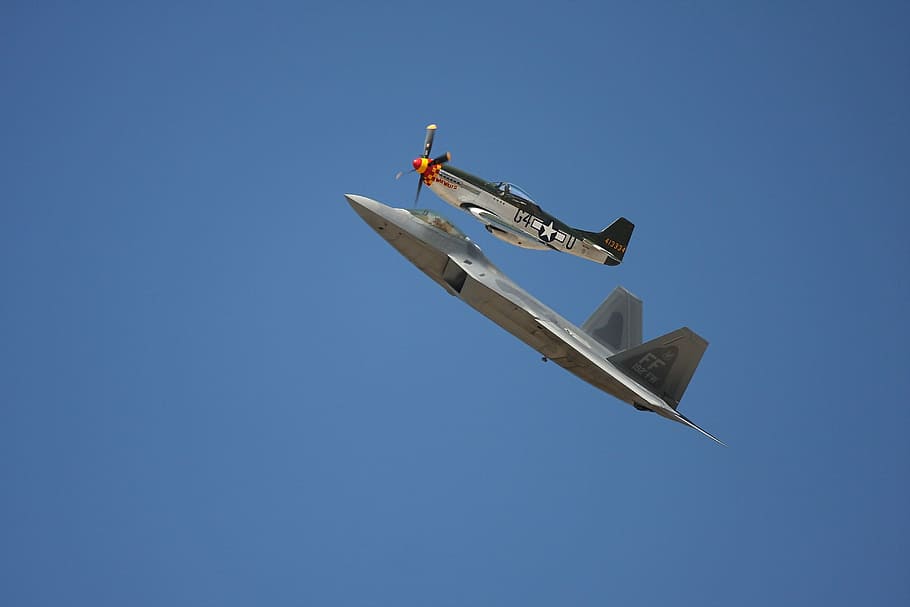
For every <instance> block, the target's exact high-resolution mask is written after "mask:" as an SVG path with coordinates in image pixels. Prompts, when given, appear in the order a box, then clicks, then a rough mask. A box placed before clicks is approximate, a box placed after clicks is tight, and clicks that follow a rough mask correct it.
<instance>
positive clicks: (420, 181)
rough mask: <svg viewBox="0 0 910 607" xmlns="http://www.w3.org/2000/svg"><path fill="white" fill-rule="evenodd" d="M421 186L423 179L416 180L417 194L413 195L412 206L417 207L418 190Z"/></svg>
mask: <svg viewBox="0 0 910 607" xmlns="http://www.w3.org/2000/svg"><path fill="white" fill-rule="evenodd" d="M422 186H423V177H421V178H420V179H418V180H417V194H415V195H414V206H415V207H416V206H417V200H418V199H419V198H420V188H421V187H422Z"/></svg>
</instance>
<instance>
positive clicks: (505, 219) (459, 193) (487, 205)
mask: <svg viewBox="0 0 910 607" xmlns="http://www.w3.org/2000/svg"><path fill="white" fill-rule="evenodd" d="M435 134H436V125H435V124H431V125H430V126H428V127H427V135H426V140H425V141H424V148H423V156H421V157H419V158H416V159H414V162H413V163H412V166H413V167H414V168H413V172H416V173H418V174H419V177H420V181H419V182H418V184H417V196H418V197H419V196H420V188H421V186H423V185H426V186H427V187H429V188H430V189H431V190H433V192H434V193H435V194H436V195H437V196H439V197H440V198H442V199H443V200H444V201H445V202H447V203H448V204H450V205H452V206H453V207H456V208H458V209H461V210H462V211H466V212H468V213H470V214H471V215H473V216H474V218H475V219H477V220H478V221H480V222H481V223H483V224H484V227H485V228H486V230H487V231H488V232H489V233H490V234H492V235H493V236H495V237H497V238H499V239H500V240H503V241H505V242H508V243H509V244H512V245H515V246H518V247H523V248H525V249H537V250H544V251H545V250H555V251H562V252H564V253H569V254H571V255H576V256H578V257H582V258H584V259H589V260H591V261H595V262H597V263H602V264H606V265H610V266H615V265H619V264H620V263H621V262H622V259H623V256H624V255H625V253H626V249H627V248H628V246H629V239H630V238H631V237H632V230H633V229H634V228H635V226H634V225H633V224H632V222H630V221H629V220H627V219H626V218H625V217H620V218H619V219H617V220H616V221H614V222H613V223H612V224H610V225H609V226H608V227H606V228H604V229H603V230H601V231H600V232H588V231H586V230H579V229H577V228H573V227H571V226H568V225H566V224H565V223H563V222H562V221H560V220H559V219H557V218H556V217H553V216H552V215H550V214H549V213H547V212H545V211H544V210H543V209H541V208H540V206H539V205H538V204H537V203H536V202H534V201H533V200H532V199H531V197H530V196H529V195H528V194H527V193H526V192H525V191H524V190H522V189H521V188H519V187H518V186H516V185H514V184H511V183H508V182H505V181H500V182H494V181H487V180H485V179H482V178H480V177H477V176H475V175H472V174H471V173H468V172H467V171H463V170H461V169H458V168H455V167H453V166H451V165H450V164H448V161H449V159H450V158H451V155H450V154H449V153H448V152H446V153H445V154H443V155H441V156H438V157H436V158H430V151H431V150H432V147H433V138H434V136H435ZM401 175H402V173H399V175H398V176H399V177H400V176H401ZM415 202H416V200H415Z"/></svg>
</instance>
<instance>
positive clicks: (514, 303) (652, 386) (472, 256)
mask: <svg viewBox="0 0 910 607" xmlns="http://www.w3.org/2000/svg"><path fill="white" fill-rule="evenodd" d="M345 197H346V198H347V200H348V202H349V203H350V205H351V207H352V208H353V209H354V210H355V211H356V212H357V214H358V215H360V217H361V218H362V219H363V220H364V221H365V222H366V223H367V224H368V225H369V226H370V227H371V228H373V229H374V230H375V231H376V232H377V233H378V234H379V235H380V236H382V237H383V238H384V239H385V240H386V241H387V242H389V244H391V245H392V246H393V247H395V249H397V250H398V252H400V253H401V254H402V255H404V256H405V257H406V258H407V259H408V260H410V261H411V263H413V264H414V265H415V266H417V267H418V268H419V269H420V270H421V271H422V272H424V273H425V274H426V275H427V276H429V277H430V278H431V279H433V280H434V281H435V282H436V283H437V284H439V285H440V286H442V287H443V288H444V289H445V290H446V291H447V292H449V293H450V294H451V295H454V296H456V297H458V298H459V299H461V300H462V301H464V302H465V303H467V304H468V305H469V306H471V307H472V308H474V309H475V310H477V311H478V312H480V313H481V314H483V315H484V316H486V317H487V318H489V319H490V320H492V321H493V322H495V323H496V324H498V325H499V326H501V327H502V328H503V329H505V330H506V331H508V332H509V333H511V334H512V335H514V336H515V337H517V338H518V339H520V340H521V341H523V342H525V343H526V344H528V345H529V346H531V347H532V348H534V349H535V350H536V351H537V352H539V353H540V354H541V355H542V356H544V357H546V358H547V359H549V360H552V361H553V362H554V363H556V364H558V365H559V366H561V367H563V368H564V369H566V370H567V371H569V372H570V373H572V374H574V375H576V376H577V377H579V378H581V379H583V380H584V381H586V382H588V383H590V384H592V385H594V386H596V387H597V388H600V389H601V390H603V391H604V392H607V393H608V394H611V395H613V396H615V397H616V398H618V399H619V400H621V401H623V402H626V403H628V404H630V405H633V406H635V407H636V408H637V409H641V410H650V411H653V412H655V413H657V414H659V415H661V416H663V417H666V418H668V419H671V420H673V421H676V422H679V423H681V424H684V425H686V426H689V427H692V428H694V429H696V430H698V431H699V432H702V433H703V434H705V435H706V436H708V437H710V438H712V439H713V440H715V441H717V442H719V443H721V441H720V440H718V439H717V438H715V437H714V436H712V435H711V434H710V433H708V432H706V431H705V430H703V429H701V428H699V427H698V426H697V425H695V424H694V423H692V422H691V421H689V420H688V419H687V418H685V417H684V416H683V415H682V414H680V413H677V411H676V407H677V406H678V403H679V399H680V398H681V397H682V393H683V392H684V391H685V388H686V386H687V385H688V383H689V380H690V378H691V376H692V374H693V373H694V371H695V367H696V366H697V365H698V362H699V360H700V359H701V355H702V353H703V352H704V348H705V347H707V342H706V341H705V340H703V339H702V338H701V337H699V336H698V335H696V334H695V333H693V332H692V331H690V330H689V329H687V328H682V329H677V330H676V331H673V332H671V333H668V334H667V335H664V336H662V337H659V338H657V339H654V340H651V341H649V342H647V343H645V344H641V345H637V344H635V342H636V341H637V342H639V343H640V341H641V301H640V300H638V299H637V298H634V296H632V295H631V294H630V293H628V291H626V290H625V289H622V288H621V287H619V288H618V290H617V291H614V293H613V294H611V296H610V297H608V298H607V300H606V301H605V302H604V304H603V305H602V306H601V308H598V310H597V311H595V313H594V314H593V315H592V317H591V319H589V321H588V323H586V326H588V327H589V328H592V327H594V328H598V327H599V328H603V327H605V326H607V325H609V321H610V316H611V314H612V312H614V311H622V308H623V307H625V314H626V317H625V318H624V319H623V321H622V322H623V325H624V326H623V328H622V330H621V331H620V333H624V335H621V336H620V338H619V341H618V345H619V346H620V347H617V348H613V347H611V346H610V345H608V344H609V339H607V338H606V337H602V336H597V335H591V334H589V333H588V332H586V331H585V330H583V329H581V328H579V327H576V326H575V325H573V324H572V323H570V322H569V321H568V320H566V319H565V318H563V317H562V316H560V315H559V314H557V313H556V312H554V311H553V310H552V309H550V308H549V307H547V306H546V305H544V304H543V303H541V302H540V301H539V300H537V299H536V298H535V297H533V296H532V295H531V294H530V293H528V292H527V291H525V290H524V289H522V288H521V287H519V286H518V285H517V284H515V283H514V282H513V281H512V280H510V279H509V278H508V277H507V276H506V275H505V274H503V273H502V272H501V271H500V270H499V269H498V268H497V267H496V266H495V265H493V263H492V262H490V260H489V259H487V257H486V256H485V255H484V254H483V252H482V251H481V250H480V247H478V246H477V245H476V244H474V243H473V242H471V240H470V239H468V238H467V237H465V235H464V234H462V233H461V232H460V231H459V230H458V229H457V228H455V226H454V225H453V224H451V222H449V221H448V220H446V219H444V218H442V217H441V216H439V215H437V214H436V213H433V212H432V211H426V210H419V211H418V210H413V209H399V208H394V207H390V206H387V205H385V204H382V203H381V202H378V201H376V200H372V199H370V198H367V197H365V196H358V195H355V194H345ZM611 298H612V303H611ZM636 301H637V302H638V304H637V306H636V304H635V302H636ZM604 308H606V309H604ZM636 308H637V316H636ZM602 316H605V318H602ZM636 323H637V327H636V326H635V325H636ZM595 332H596V331H595ZM607 333H609V331H608V332H607ZM605 335H607V334H605ZM607 337H609V335H607ZM614 337H615V335H614ZM630 345H637V347H633V348H631V349H624V348H627V347H629V346H630ZM721 444H723V443H721Z"/></svg>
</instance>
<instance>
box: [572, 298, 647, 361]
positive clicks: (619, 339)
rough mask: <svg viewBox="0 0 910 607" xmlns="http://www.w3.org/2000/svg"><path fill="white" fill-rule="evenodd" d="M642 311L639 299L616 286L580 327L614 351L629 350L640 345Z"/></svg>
mask: <svg viewBox="0 0 910 607" xmlns="http://www.w3.org/2000/svg"><path fill="white" fill-rule="evenodd" d="M641 308H642V305H641V300H640V299H639V298H637V297H635V296H634V295H632V294H631V293H630V292H629V291H627V290H626V289H624V288H623V287H616V288H615V289H613V292H612V293H610V295H609V296H608V297H607V298H606V299H605V300H604V301H603V303H602V304H600V306H599V307H598V308H597V309H596V310H594V313H593V314H591V316H590V318H588V320H586V321H585V324H583V325H582V326H581V328H582V329H583V330H584V332H585V333H587V334H588V335H590V336H591V337H593V338H594V339H596V340H597V341H599V342H600V343H602V344H603V345H605V346H606V347H607V348H609V349H610V350H612V351H613V352H621V351H623V350H628V349H629V348H634V347H635V346H638V345H640V344H641V323H642V320H641V318H642V314H641Z"/></svg>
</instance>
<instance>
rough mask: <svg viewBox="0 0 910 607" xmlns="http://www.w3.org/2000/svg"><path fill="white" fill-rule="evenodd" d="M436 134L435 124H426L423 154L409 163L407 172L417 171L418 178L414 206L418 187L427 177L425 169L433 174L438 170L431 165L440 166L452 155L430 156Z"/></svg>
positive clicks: (399, 174) (397, 176)
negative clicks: (409, 167)
mask: <svg viewBox="0 0 910 607" xmlns="http://www.w3.org/2000/svg"><path fill="white" fill-rule="evenodd" d="M435 136H436V125H435V124H431V125H429V126H427V136H426V139H424V141H423V156H421V157H420V158H415V159H414V162H412V163H411V165H412V166H413V167H414V168H412V169H411V170H410V171H407V172H408V173H415V172H416V173H419V174H420V180H419V181H418V182H417V194H415V195H414V206H417V200H418V199H419V198H420V188H422V187H423V182H424V181H425V180H426V179H427V178H428V177H429V176H427V175H426V173H427V171H431V173H430V175H435V173H436V172H438V171H439V169H438V168H436V169H435V171H434V170H433V167H441V166H442V165H443V164H445V163H446V162H448V161H449V160H451V159H452V155H451V154H449V153H448V152H446V153H445V154H442V155H441V156H437V157H436V158H430V151H431V150H432V149H433V138H434V137H435ZM404 173H405V172H404V171H399V172H398V174H397V175H395V179H398V178H399V177H401V176H402V175H404Z"/></svg>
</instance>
